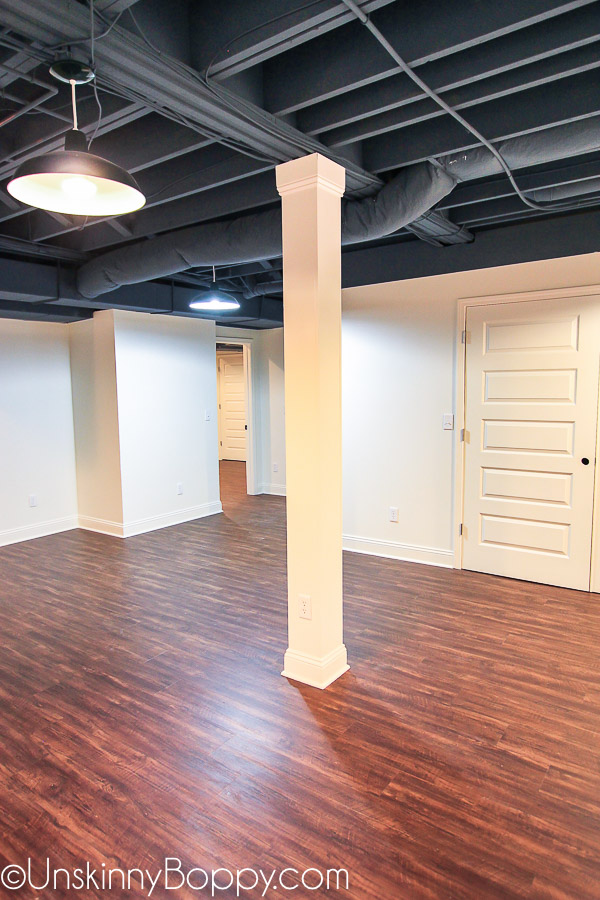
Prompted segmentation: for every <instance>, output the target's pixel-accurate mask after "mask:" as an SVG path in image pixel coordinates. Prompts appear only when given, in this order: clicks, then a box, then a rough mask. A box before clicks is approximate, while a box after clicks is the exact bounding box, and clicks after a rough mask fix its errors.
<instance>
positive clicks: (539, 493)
mask: <svg viewBox="0 0 600 900" xmlns="http://www.w3.org/2000/svg"><path fill="white" fill-rule="evenodd" d="M599 354H600V299H596V298H591V299H556V300H548V301H545V302H543V303H540V302H538V301H529V302H523V303H506V304H501V303H500V304H497V305H483V306H478V307H469V308H468V311H467V345H466V374H465V426H466V427H465V444H464V506H463V523H464V527H463V546H462V554H463V557H462V558H463V566H464V568H467V569H474V570H476V571H482V572H489V573H491V574H497V575H505V576H508V577H512V578H521V579H525V580H530V581H537V582H541V583H547V584H555V585H560V586H564V587H572V588H578V589H580V590H589V585H590V558H591V544H592V515H593V503H594V469H595V452H596V421H597V408H598V363H599ZM586 458H587V459H588V460H589V464H588V465H583V464H582V462H581V460H582V459H586Z"/></svg>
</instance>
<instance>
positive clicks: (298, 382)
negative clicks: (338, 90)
mask: <svg viewBox="0 0 600 900" xmlns="http://www.w3.org/2000/svg"><path fill="white" fill-rule="evenodd" d="M344 188H345V170H344V169H343V167H342V166H339V165H338V164H337V163H334V162H332V161H331V160H329V159H327V158H326V157H324V156H321V155H320V154H316V153H315V154H313V155H311V156H304V157H302V158H301V159H295V160H292V162H288V163H283V164H282V165H280V166H277V190H278V191H279V193H280V194H281V197H282V213H283V307H284V312H283V316H284V353H285V434H286V459H287V462H286V469H287V564H288V637H289V646H288V649H287V651H286V654H285V660H284V670H283V673H282V674H283V675H284V676H285V677H286V678H292V679H294V680H295V681H301V682H304V684H310V685H312V686H314V687H318V688H325V687H327V685H329V684H331V682H332V681H335V679H336V678H339V676H340V675H342V674H343V673H344V672H346V671H347V670H348V661H347V654H346V648H345V646H344V642H343V598H342V411H341V197H342V194H343V193H344Z"/></svg>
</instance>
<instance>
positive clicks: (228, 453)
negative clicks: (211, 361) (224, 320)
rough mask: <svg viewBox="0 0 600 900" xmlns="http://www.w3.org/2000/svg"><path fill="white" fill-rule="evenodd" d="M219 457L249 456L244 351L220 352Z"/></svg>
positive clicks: (240, 457) (235, 457)
mask: <svg viewBox="0 0 600 900" xmlns="http://www.w3.org/2000/svg"><path fill="white" fill-rule="evenodd" d="M218 362H219V372H218V395H219V396H218V402H219V459H238V460H245V459H246V377H245V373H244V357H243V353H228V354H225V355H223V356H220V357H219V359H218Z"/></svg>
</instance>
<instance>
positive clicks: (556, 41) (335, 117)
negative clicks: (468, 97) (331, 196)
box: [297, 4, 600, 134]
mask: <svg viewBox="0 0 600 900" xmlns="http://www.w3.org/2000/svg"><path fill="white" fill-rule="evenodd" d="M598 41H600V15H599V12H598V7H597V6H596V5H594V4H592V5H587V6H584V7H581V8H580V9H576V10H573V11H572V12H569V13H567V14H566V15H563V16H560V17H558V18H551V19H548V20H546V21H544V22H541V23H539V24H537V25H535V26H534V27H533V28H531V29H521V30H519V31H515V32H512V33H510V34H508V35H505V36H504V37H502V38H498V39H497V40H495V41H491V42H489V41H488V42H486V43H484V44H481V45H476V46H475V47H471V48H469V49H468V50H465V51H463V52H462V53H459V54H454V55H451V56H446V57H442V58H441V59H438V60H434V61H433V62H430V63H426V64H425V65H423V66H422V67H420V69H419V75H420V76H421V77H422V78H423V79H424V80H425V81H426V82H427V83H428V84H429V85H430V86H431V87H432V88H433V89H434V90H436V91H438V92H439V93H441V94H444V93H445V92H446V91H453V90H456V89H457V88H460V87H462V86H465V85H471V84H474V83H475V82H477V81H482V80H485V79H491V78H494V77H495V76H497V75H501V74H502V73H505V72H511V71H512V70H513V69H517V70H518V69H521V68H522V67H526V66H529V65H531V64H533V63H537V62H539V61H541V60H544V59H549V60H550V61H552V60H555V61H556V63H557V65H558V66H559V67H562V66H563V62H562V60H561V59H560V56H561V55H562V54H563V53H569V52H570V51H571V50H576V49H578V48H580V47H587V46H588V45H593V44H596V43H597V42H598ZM523 74H524V76H525V77H527V71H526V70H525V71H524V73H523ZM515 77H519V72H518V71H517V72H515ZM421 98H422V94H421V92H420V90H419V89H418V87H417V86H416V85H415V84H414V82H413V81H411V80H410V79H409V78H407V76H406V75H404V74H403V73H400V74H395V75H392V76H390V77H389V78H385V79H382V80H380V81H377V82H375V83H370V84H368V85H367V86H364V87H361V88H352V87H350V88H349V89H348V90H346V91H344V92H343V93H341V94H339V95H336V96H335V97H332V98H330V99H328V100H325V101H323V102H316V103H314V104H313V105H311V106H309V107H306V108H304V109H302V110H300V111H299V112H298V115H297V125H298V127H299V128H301V129H302V130H303V131H306V132H307V133H308V134H321V133H323V132H325V131H328V130H330V129H333V128H339V127H341V126H343V125H347V124H350V123H351V122H356V121H358V120H359V119H363V118H368V117H370V116H374V115H377V114H380V113H385V112H388V111H389V110H393V109H396V108H397V107H399V106H404V105H405V104H406V103H413V102H414V101H415V100H418V99H421Z"/></svg>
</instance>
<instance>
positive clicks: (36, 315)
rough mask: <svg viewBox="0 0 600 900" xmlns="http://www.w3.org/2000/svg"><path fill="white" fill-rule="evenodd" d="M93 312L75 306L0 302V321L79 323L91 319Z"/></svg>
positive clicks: (10, 301)
mask: <svg viewBox="0 0 600 900" xmlns="http://www.w3.org/2000/svg"><path fill="white" fill-rule="evenodd" d="M92 315H93V310H91V309H82V308H81V307H76V306H60V307H57V306H52V305H49V304H46V303H40V304H38V305H36V304H32V303H17V302H15V301H13V300H0V319H20V320H28V321H33V322H64V323H68V322H80V321H81V320H82V319H91V317H92Z"/></svg>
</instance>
